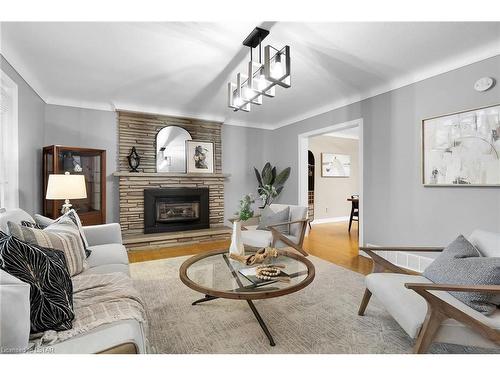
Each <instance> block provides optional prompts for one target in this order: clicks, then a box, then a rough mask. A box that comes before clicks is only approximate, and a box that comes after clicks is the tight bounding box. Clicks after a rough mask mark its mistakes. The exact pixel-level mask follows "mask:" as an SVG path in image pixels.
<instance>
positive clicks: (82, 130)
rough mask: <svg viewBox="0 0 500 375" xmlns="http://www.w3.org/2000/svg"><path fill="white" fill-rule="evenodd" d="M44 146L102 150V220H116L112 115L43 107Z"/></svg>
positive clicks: (81, 109) (115, 140)
mask: <svg viewBox="0 0 500 375" xmlns="http://www.w3.org/2000/svg"><path fill="white" fill-rule="evenodd" d="M44 144H45V145H53V144H55V145H63V146H74V147H88V148H98V149H103V150H106V221H107V222H118V221H119V205H118V198H119V193H118V178H117V177H113V175H112V173H113V172H115V171H117V170H118V167H117V159H118V151H117V148H118V133H117V121H116V113H115V112H110V111H99V110H93V109H84V108H76V107H66V106H60V105H51V104H47V105H46V107H45V135H44Z"/></svg>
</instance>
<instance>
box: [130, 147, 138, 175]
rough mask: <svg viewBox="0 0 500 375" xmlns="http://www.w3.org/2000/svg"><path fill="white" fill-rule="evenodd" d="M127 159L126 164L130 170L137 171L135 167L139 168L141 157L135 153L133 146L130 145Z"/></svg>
mask: <svg viewBox="0 0 500 375" xmlns="http://www.w3.org/2000/svg"><path fill="white" fill-rule="evenodd" d="M127 159H128V165H129V166H130V172H139V171H138V170H137V168H139V165H140V164H141V157H140V156H139V154H137V151H136V150H135V147H132V151H130V154H129V155H128V156H127Z"/></svg>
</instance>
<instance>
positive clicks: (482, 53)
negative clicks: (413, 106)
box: [272, 42, 500, 130]
mask: <svg viewBox="0 0 500 375" xmlns="http://www.w3.org/2000/svg"><path fill="white" fill-rule="evenodd" d="M499 55H500V42H497V43H491V44H488V45H486V46H482V47H481V48H478V49H476V50H471V51H468V52H466V53H464V54H462V55H461V56H458V57H454V58H449V59H448V60H446V61H444V62H440V63H436V64H434V65H431V66H430V67H427V68H425V69H421V70H419V71H416V72H414V73H409V74H407V75H406V76H403V77H400V78H397V79H395V80H392V81H391V82H389V83H388V84H385V85H381V86H379V87H377V88H375V89H372V90H367V91H365V92H363V93H360V94H358V95H354V96H351V97H349V98H345V99H342V100H339V101H336V102H334V103H333V104H329V105H327V106H323V107H319V108H316V109H314V110H311V111H309V112H306V113H305V114H303V115H300V116H295V117H292V118H290V119H287V120H285V121H283V122H281V123H279V124H278V125H277V126H275V127H273V128H272V130H276V129H279V128H282V127H285V126H289V125H293V124H295V123H297V122H300V121H303V120H306V119H308V118H311V117H315V116H319V115H322V114H324V113H327V112H330V111H333V110H335V109H339V108H342V107H346V106H348V105H351V104H355V103H358V102H361V101H363V100H366V99H369V98H372V97H374V96H377V95H381V94H385V93H387V92H390V91H394V90H397V89H400V88H402V87H405V86H409V85H412V84H414V83H418V82H421V81H425V80H426V79H429V78H433V77H436V76H439V75H441V74H445V73H448V72H451V71H454V70H457V69H460V68H463V67H466V66H468V65H472V64H475V63H478V62H481V61H484V60H488V59H490V58H493V57H496V56H499Z"/></svg>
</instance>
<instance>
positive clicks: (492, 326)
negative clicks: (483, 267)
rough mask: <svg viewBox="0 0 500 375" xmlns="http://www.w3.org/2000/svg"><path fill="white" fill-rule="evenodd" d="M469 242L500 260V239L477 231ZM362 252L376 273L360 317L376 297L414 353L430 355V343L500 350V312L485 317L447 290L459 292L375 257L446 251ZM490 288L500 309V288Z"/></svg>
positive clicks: (370, 278)
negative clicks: (369, 259)
mask: <svg viewBox="0 0 500 375" xmlns="http://www.w3.org/2000/svg"><path fill="white" fill-rule="evenodd" d="M469 241H470V242H471V243H472V244H473V245H474V246H475V247H476V248H477V249H478V250H479V252H480V253H481V255H483V256H485V257H500V233H491V232H486V231H482V230H476V231H474V232H473V233H472V234H471V236H470V237H469ZM360 249H362V250H364V251H366V252H367V253H369V255H370V256H371V257H372V259H373V260H374V272H373V273H371V274H369V275H367V276H366V278H365V284H366V291H365V295H364V297H363V301H362V303H361V306H360V309H359V315H364V312H365V309H366V307H367V304H368V302H369V300H370V297H371V295H373V296H374V297H375V298H376V299H377V300H378V301H379V302H381V303H382V304H383V306H384V307H385V309H386V310H387V311H388V312H389V313H390V314H391V316H392V317H393V318H394V319H395V320H396V321H397V322H398V323H399V325H400V326H401V328H403V330H404V331H405V332H406V333H407V334H408V336H410V337H411V338H412V339H415V340H416V343H415V347H414V352H415V353H424V352H426V351H427V349H428V348H429V346H430V344H431V343H432V342H441V343H450V344H457V345H465V346H475V347H482V348H495V349H500V346H499V345H500V308H497V309H496V311H495V312H494V313H493V314H492V315H489V316H485V315H483V314H481V313H480V312H478V311H476V310H474V309H472V308H471V307H469V306H467V305H465V304H464V303H463V302H461V301H459V300H458V299H456V298H455V297H454V296H452V295H451V294H450V293H448V291H449V290H456V289H452V288H453V287H457V286H452V285H438V284H433V283H432V281H430V280H429V279H427V278H425V277H424V276H421V275H416V274H409V273H408V272H407V271H406V270H404V269H398V267H397V266H395V265H392V264H391V263H389V262H388V261H386V260H385V259H381V258H380V255H379V254H377V252H378V251H382V252H383V251H412V252H415V251H422V252H425V251H436V252H438V251H441V250H442V248H399V247H398V248H384V247H379V248H373V247H371V248H368V247H362V248H360ZM384 271H390V273H385V272H384ZM459 287H463V288H467V286H459ZM470 287H474V286H470ZM475 287H478V288H480V287H481V286H475ZM486 288H488V287H486ZM491 288H493V289H495V290H496V292H494V293H495V296H496V297H495V298H496V301H495V302H497V303H498V304H500V286H493V287H491Z"/></svg>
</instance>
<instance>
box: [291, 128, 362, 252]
mask: <svg viewBox="0 0 500 375" xmlns="http://www.w3.org/2000/svg"><path fill="white" fill-rule="evenodd" d="M356 126H358V127H359V147H358V150H359V151H358V152H359V243H360V244H363V240H364V226H363V223H364V220H363V215H364V209H363V164H364V162H363V149H364V139H363V119H362V118H359V119H356V120H352V121H347V122H343V123H340V124H335V125H330V126H327V127H324V128H321V129H316V130H312V131H309V132H305V133H301V134H299V135H298V136H297V140H298V159H299V160H298V163H299V164H298V176H297V179H298V199H297V201H298V204H299V206H306V207H307V205H308V202H307V195H308V186H307V185H308V175H307V159H308V157H307V150H308V149H309V137H312V136H315V135H321V134H325V133H331V132H334V131H338V130H343V129H348V128H354V127H356Z"/></svg>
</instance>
